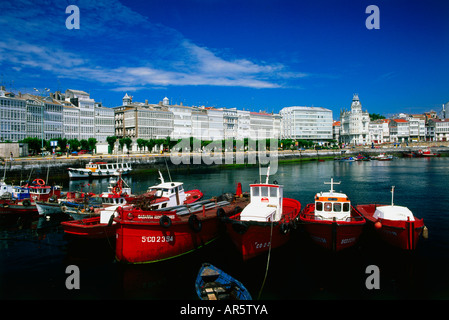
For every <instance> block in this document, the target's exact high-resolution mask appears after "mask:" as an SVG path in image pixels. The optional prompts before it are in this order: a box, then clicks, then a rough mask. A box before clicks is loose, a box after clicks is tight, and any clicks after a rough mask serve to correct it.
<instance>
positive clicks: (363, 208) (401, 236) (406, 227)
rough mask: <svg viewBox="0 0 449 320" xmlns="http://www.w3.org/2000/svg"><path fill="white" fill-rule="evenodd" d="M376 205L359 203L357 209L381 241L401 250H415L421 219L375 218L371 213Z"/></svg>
mask: <svg viewBox="0 0 449 320" xmlns="http://www.w3.org/2000/svg"><path fill="white" fill-rule="evenodd" d="M378 206H379V205H376V204H367V205H359V206H357V209H358V210H359V211H360V213H361V214H362V215H363V216H364V217H365V218H366V220H367V221H368V222H369V224H370V225H371V226H372V227H373V229H374V230H375V232H376V233H377V234H378V235H379V236H380V238H381V239H382V240H383V241H385V242H387V243H389V244H390V245H392V246H395V247H398V248H401V249H403V250H415V249H416V246H417V244H418V240H419V236H420V235H421V233H422V231H423V229H424V221H423V219H416V218H415V221H395V220H388V219H377V218H374V217H373V214H374V212H375V211H376V207H378ZM377 222H380V226H379V225H378V226H379V227H377V228H376V227H375V226H374V225H375V224H376V223H377Z"/></svg>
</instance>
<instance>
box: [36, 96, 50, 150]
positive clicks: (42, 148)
mask: <svg viewBox="0 0 449 320" xmlns="http://www.w3.org/2000/svg"><path fill="white" fill-rule="evenodd" d="M33 89H34V91H36V92H37V93H39V95H40V96H41V97H42V98H43V97H45V95H46V92H50V89H48V88H45V89H44V90H41V91H39V90H37V89H36V88H33ZM44 107H45V102H44V101H42V146H41V151H42V157H44Z"/></svg>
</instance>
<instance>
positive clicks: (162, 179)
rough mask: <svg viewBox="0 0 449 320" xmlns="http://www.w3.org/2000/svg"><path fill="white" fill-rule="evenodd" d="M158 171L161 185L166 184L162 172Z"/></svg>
mask: <svg viewBox="0 0 449 320" xmlns="http://www.w3.org/2000/svg"><path fill="white" fill-rule="evenodd" d="M158 171H159V179H161V183H164V182H165V181H164V177H163V176H162V173H161V170H158Z"/></svg>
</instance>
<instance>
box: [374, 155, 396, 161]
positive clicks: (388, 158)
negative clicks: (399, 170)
mask: <svg viewBox="0 0 449 320" xmlns="http://www.w3.org/2000/svg"><path fill="white" fill-rule="evenodd" d="M371 159H373V160H378V161H391V160H393V156H392V155H387V154H385V153H381V154H379V155H378V156H375V157H371Z"/></svg>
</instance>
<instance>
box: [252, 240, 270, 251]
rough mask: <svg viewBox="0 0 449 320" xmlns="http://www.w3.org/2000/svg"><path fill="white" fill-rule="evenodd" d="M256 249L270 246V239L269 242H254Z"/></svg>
mask: <svg viewBox="0 0 449 320" xmlns="http://www.w3.org/2000/svg"><path fill="white" fill-rule="evenodd" d="M254 245H255V247H256V249H262V248H266V247H269V246H270V241H268V242H255V243H254Z"/></svg>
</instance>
